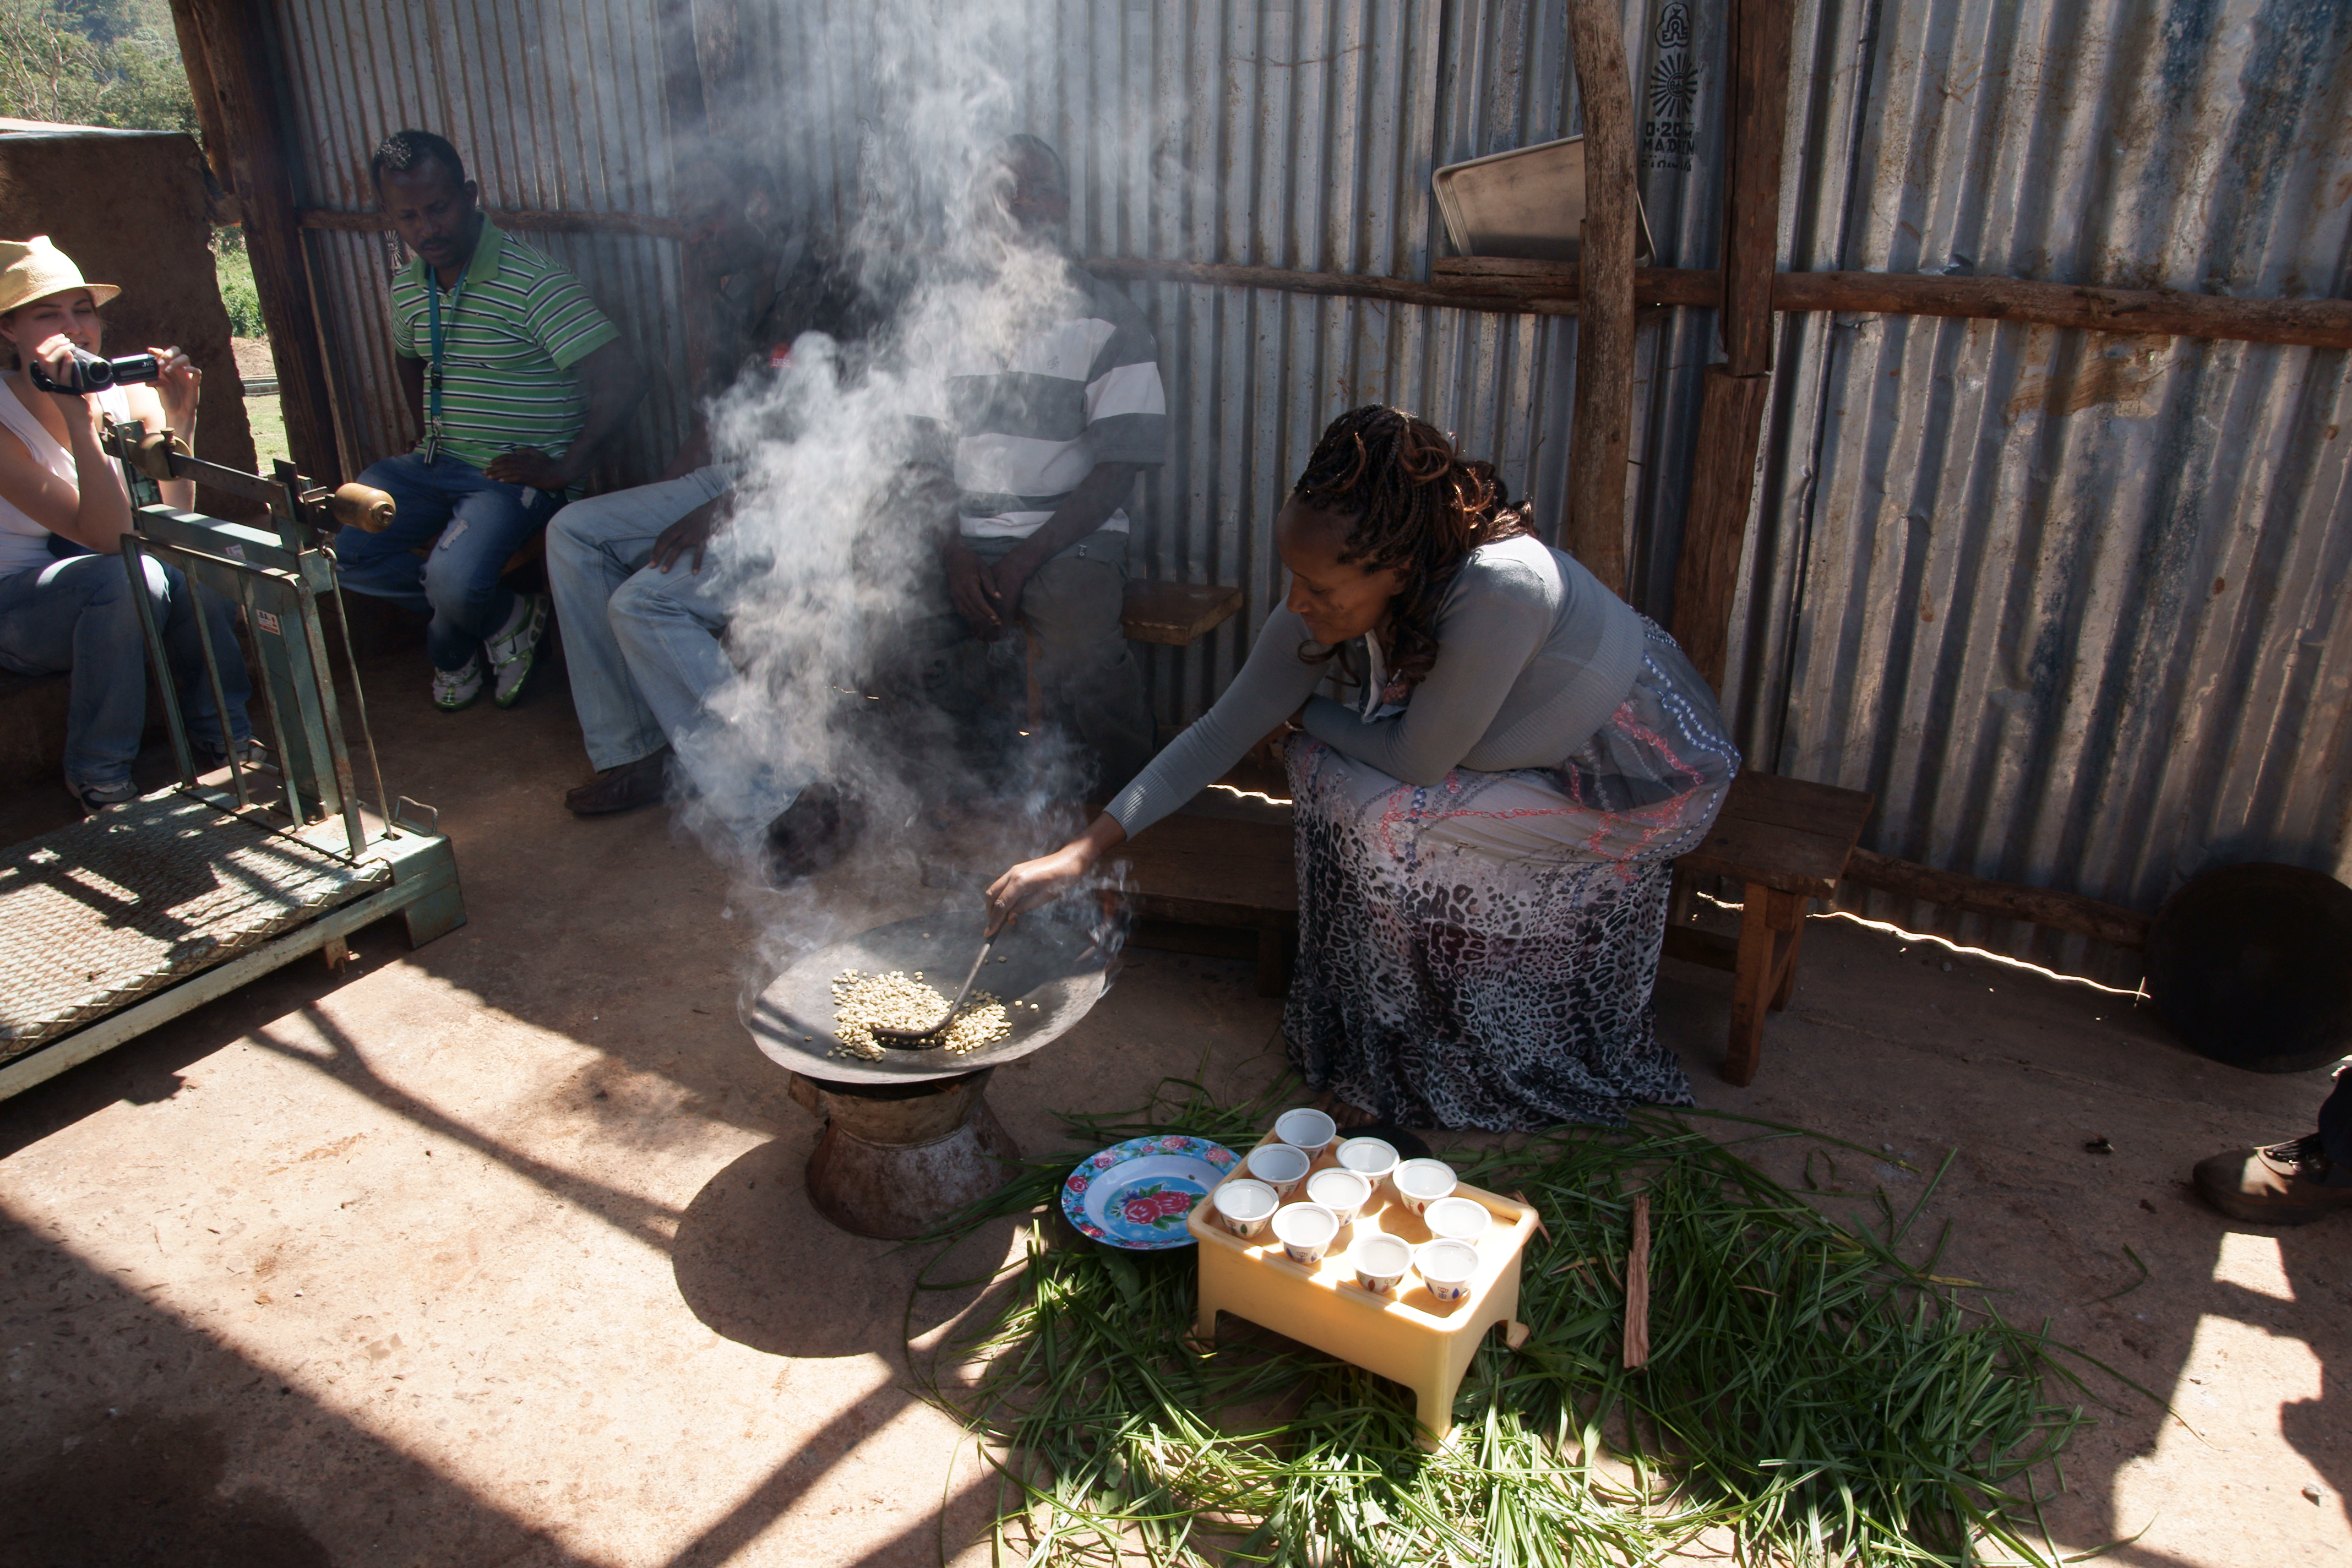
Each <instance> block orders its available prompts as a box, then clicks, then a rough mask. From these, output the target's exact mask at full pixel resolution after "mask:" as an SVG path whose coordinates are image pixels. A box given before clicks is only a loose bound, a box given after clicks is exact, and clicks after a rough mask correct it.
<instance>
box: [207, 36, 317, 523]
mask: <svg viewBox="0 0 2352 1568" xmlns="http://www.w3.org/2000/svg"><path fill="white" fill-rule="evenodd" d="M266 15H267V13H266V11H265V9H264V8H263V7H260V6H254V5H244V4H241V3H240V0H172V17H173V26H174V27H175V28H177V29H178V31H179V33H180V36H181V37H182V39H183V40H185V39H187V38H189V37H194V39H195V40H196V41H197V43H198V45H199V52H200V53H201V54H202V56H203V57H204V68H205V79H206V81H207V82H208V83H209V85H210V88H211V92H212V98H213V109H212V112H211V114H210V115H205V114H202V113H200V114H199V116H198V119H199V121H200V122H202V123H205V124H217V125H219V126H220V127H221V128H222V132H223V136H224V140H225V141H226V151H227V162H228V166H229V170H230V173H231V174H232V175H233V176H234V177H235V180H236V196H237V202H238V209H239V211H240V213H241V214H242V216H243V219H244V224H245V239H246V251H247V254H248V255H249V256H250V257H251V258H252V259H253V281H254V287H255V289H256V291H257V292H258V293H259V295H260V296H261V316H262V321H263V322H264V323H265V324H266V325H267V326H268V329H269V352H270V355H271V357H272V358H273V359H275V360H276V361H277V363H278V380H279V383H280V386H279V390H278V403H279V405H280V406H281V407H282V408H283V409H284V410H285V414H286V439H287V444H288V445H289V446H290V447H292V448H293V456H294V462H295V465H296V466H297V467H299V468H300V469H301V470H302V471H303V472H304V473H305V474H308V475H309V476H310V478H311V479H316V480H319V481H320V482H321V483H324V484H330V485H331V484H335V483H337V482H338V481H339V480H340V479H341V478H342V465H341V461H340V460H339V458H338V457H337V444H336V440H335V416H334V404H333V399H332V395H331V391H330V388H329V384H328V380H327V362H326V358H325V356H324V354H323V353H322V352H321V349H320V344H321V343H322V342H324V341H325V340H324V334H323V333H322V332H321V331H320V326H319V319H318V314H317V312H316V311H315V310H312V308H311V302H310V264H309V261H308V259H307V258H306V257H305V256H304V254H303V249H302V231H301V229H300V227H299V225H298V223H297V222H296V219H295V216H294V188H293V184H292V183H291V181H290V180H289V176H288V173H287V165H286V160H285V157H284V154H283V153H282V152H281V150H280V149H281V146H282V141H281V137H280V128H279V126H278V120H277V112H276V110H277V106H278V104H280V103H282V102H284V101H287V100H286V99H285V97H284V95H283V94H281V93H279V92H278V90H277V89H276V86H275V83H274V82H273V80H272V78H271V74H270V68H269V47H268V39H267V38H266V37H264V36H263V33H262V28H263V26H265V21H264V18H265V16H266ZM192 80H193V79H192Z"/></svg>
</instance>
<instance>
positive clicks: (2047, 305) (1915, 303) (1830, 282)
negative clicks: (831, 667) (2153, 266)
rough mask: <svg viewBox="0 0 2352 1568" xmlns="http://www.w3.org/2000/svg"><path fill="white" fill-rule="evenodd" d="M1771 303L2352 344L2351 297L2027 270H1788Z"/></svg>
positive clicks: (2258, 340)
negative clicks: (2229, 290) (2191, 290)
mask: <svg viewBox="0 0 2352 1568" xmlns="http://www.w3.org/2000/svg"><path fill="white" fill-rule="evenodd" d="M1772 308H1773V309H1774V310H1844V311H1853V312H1855V313H1857V314H1864V315H1882V316H1968V317H1973V318H1976V319H1979V320H1982V321H2036V322H2040V323H2042V324H2043V325H2045V326H2053V327H2080V328H2082V329H2083V330H2084V331H2093V332H2131V333H2151V334H2161V335H2164V336H2168V337H2177V338H2227V339H2235V340H2237V341H2239V342H2251V343H2299V344H2303V345H2305V346H2306V347H2310V348H2326V349H2346V348H2352V300H2227V299H2223V298H2221V296H2219V295H2214V294H2182V293H2178V292H2175V291H2174V290H2172V289H2091V288H2084V287H2080V286H2077V285H2075V284H2073V283H2033V282H2029V281H2027V280H2026V279H2022V278H1938V277H1936V276H1934V275H1932V274H1928V273H1908V272H1783V273H1781V274H1780V276H1779V277H1778V278H1776V279H1773V282H1772Z"/></svg>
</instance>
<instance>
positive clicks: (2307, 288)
mask: <svg viewBox="0 0 2352 1568" xmlns="http://www.w3.org/2000/svg"><path fill="white" fill-rule="evenodd" d="M1820 12H1821V14H1822V16H1824V17H1825V18H1826V20H1822V21H1821V22H1820V23H1819V24H1818V25H1817V26H1816V28H1815V29H1814V31H1813V34H1812V38H1813V45H1814V61H1813V64H1814V68H1815V71H1816V73H1817V74H1816V81H1817V82H1818V83H1820V84H1821V85H1822V89H1823V91H1822V97H1823V99H1825V100H1826V102H1825V104H1824V106H1823V107H1824V109H1825V110H1826V112H1824V113H1822V114H1821V115H1820V119H1821V120H1822V121H1827V122H1829V123H1827V124H1817V125H1816V126H1815V127H1814V132H1815V135H1816V136H1817V137H1818V136H1819V134H1820V133H1821V132H1822V131H1824V130H1833V129H1835V128H1836V127H1838V126H1851V127H1859V128H1860V129H1859V132H1858V134H1856V133H1854V132H1846V133H1847V134H1854V135H1855V140H1854V142H1853V153H1852V154H1851V156H1850V157H1848V158H1845V159H1843V160H1842V161H1843V163H1845V165H1846V166H1847V167H1849V168H1850V169H1851V170H1852V171H1853V173H1852V176H1851V181H1850V184H1849V188H1848V190H1847V191H1846V193H1845V195H1844V211H1843V214H1841V215H1838V220H1837V222H1835V223H1834V224H1832V222H1831V221H1830V219H1831V216H1832V209H1831V207H1830V205H1829V204H1828V203H1827V202H1823V203H1821V204H1819V205H1818V213H1819V216H1811V215H1799V222H1797V223H1793V224H1792V225H1791V241H1792V247H1793V255H1794V265H1795V266H1796V267H1798V268H1807V269H1817V268H1830V267H1844V268H1873V269H1885V270H1893V271H1923V272H1947V273H1964V274H1965V273H1984V274H1993V275H2008V276H2013V277H2022V278H2034V279H2054V280H2060V281H2066V282H2080V283H2089V284H2104V285H2108V286H2113V287H2120V288H2151V287H2166V288H2174V289H2184V290H2189V291H2193V292H2212V293H2224V294H2244V295H2250V296H2282V295H2284V296H2289V297H2293V296H2298V295H2341V294H2343V293H2344V292H2345V289H2346V284H2347V278H2346V277H2345V264H2346V255H2347V250H2346V247H2347V237H2352V235H2347V222H2352V205H2347V203H2346V201H2345V193H2346V192H2347V190H2352V142H2347V140H2346V139H2345V138H2344V136H2343V134H2342V127H2343V125H2344V124H2345V122H2346V114H2347V107H2352V53H2347V45H2352V11H2347V8H2346V7H2343V6H2309V5H2296V4H2294V3H2292V0H2263V3H2260V4H2254V5H2233V6H2227V7H2225V6H2222V5H2214V4H2206V3H2200V0H2142V3H2133V0H2094V3H2093V4H2091V5H2088V6H2087V7H2085V6H2083V5H2054V4H2050V3H2048V0H2025V3H2023V4H2017V3H2014V0H1960V3H1959V4H1958V5H1953V6H1947V7H1937V8H1933V9H1925V8H1920V7H1909V6H1899V5H1884V6H1881V7H1879V8H1878V9H1877V10H1876V11H1875V12H1874V13H1867V14H1864V15H1863V16H1859V17H1857V18H1855V19H1854V20H1853V22H1849V21H1846V20H1844V19H1843V18H1841V17H1839V16H1837V15H1836V14H1835V12H1834V9H1833V7H1832V6H1830V5H1822V6H1821V7H1820ZM1857 23H1858V24H1859V26H1856V24H1857ZM1801 58H1802V57H1801ZM1841 59H1843V60H1847V61H1858V62H1859V63H1860V66H1861V68H1860V69H1853V68H1848V69H1846V70H1844V71H1843V72H1842V73H1840V72H1835V71H1832V70H1831V69H1830V68H1831V67H1832V65H1833V64H1834V63H1835V62H1836V61H1838V60H1841ZM1835 152H1836V149H1835V147H1834V146H1831V145H1824V144H1823V143H1822V142H1821V141H1819V140H1816V141H1815V142H1814V143H1813V146H1812V148H1811V152H1810V153H1809V157H1810V160H1811V162H1812V163H1814V164H1815V166H1816V167H1818V166H1820V164H1821V163H1822V162H1824V161H1825V160H1824V159H1823V157H1822V154H1824V153H1835ZM1785 320H1787V321H1790V324H1791V328H1792V330H1791V331H1788V332H1786V333H1784V335H1783V339H1782V345H1781V352H1782V355H1783V358H1782V368H1783V370H1784V371H1786V372H1790V373H1791V374H1789V375H1788V377H1787V378H1786V379H1787V384H1786V385H1784V387H1783V388H1782V400H1781V407H1780V410H1779V411H1778V412H1779V414H1780V428H1778V429H1777V430H1776V432H1775V437H1776V439H1775V441H1774V443H1773V445H1774V447H1775V450H1774V452H1773V454H1772V463H1773V468H1772V472H1771V474H1770V475H1769V476H1768V483H1767V486H1766V493H1765V505H1764V509H1763V515H1764V522H1765V524H1766V526H1767V527H1768V528H1769V530H1770V531H1772V532H1773V533H1774V534H1775V535H1777V536H1778V538H1779V539H1780V541H1781V546H1782V547H1781V549H1780V551H1779V552H1777V555H1776V556H1775V557H1774V558H1771V559H1768V560H1767V561H1765V562H1763V563H1760V566H1759V570H1758V571H1757V572H1756V573H1755V574H1754V576H1753V577H1752V579H1751V595H1752V596H1751V599H1750V603H1749V606H1748V608H1749V612H1750V613H1749V614H1748V616H1747V617H1746V618H1745V621H1744V625H1745V626H1746V628H1747V629H1748V633H1749V636H1748V641H1747V644H1746V646H1745V647H1744V648H1743V649H1742V650H1741V651H1742V654H1743V658H1742V659H1741V663H1740V665H1739V667H1738V668H1742V669H1743V670H1744V671H1745V678H1744V679H1742V680H1741V681H1740V682H1739V684H1740V687H1741V689H1742V691H1743V695H1744V701H1743V704H1742V708H1741V715H1740V716H1741V721H1742V729H1743V732H1744V736H1745V739H1746V740H1747V742H1748V749H1749V752H1750V755H1751V757H1753V759H1754V760H1755V761H1756V762H1757V763H1760V764H1763V765H1767V766H1771V767H1774V768H1776V769H1777V770H1778V771H1780V772H1784V773H1795V774H1799V775H1801V776H1803V777H1807V778H1815V779H1822V780H1826V781H1829V782H1832V783H1836V784H1850V785H1853V786H1856V787H1860V788H1865V789H1870V790H1872V791H1874V792H1875V793H1876V794H1877V795H1878V797H1879V807H1878V814H1877V816H1876V817H1875V819H1874V822H1873V825H1872V827H1871V830H1870V833H1869V835H1868V837H1866V839H1865V842H1867V843H1871V844H1873V845H1874V847H1878V848H1880V849H1882V850H1884V851H1885V852H1888V853H1892V854H1895V855H1900V856H1903V857H1905V858H1910V859H1916V860H1921V861H1925V862H1927V863H1928V864H1930V865H1935V866H1939V867H1946V868H1955V869H1959V870H1965V871H1971V872H1976V873H1978V874H1980V875H1985V876H1990V877H1997V878H2001V879H2009V880H2014V881H2022V882H2030V883H2037V884H2042V885H2048V886H2054V887H2060V888H2067V889H2074V890H2078V891H2082V892H2085V893H2090V894H2093V895H2095V896H2097V897H2101V898H2106V899H2111V900H2115V901H2116V902H2118V903H2122V904H2126V905H2128V906H2131V907H2133V908H2137V909H2141V910H2154V909H2155V908H2156V907H2157V906H2158V904H2159V903H2160V902H2161V901H2162V900H2163V899H2164V897H2165V896H2166V894H2167V893H2168V892H2169V891H2170V890H2171V889H2173V888H2174V887H2176V886H2178V885H2179V882H2180V881H2181V880H2182V879H2185V878H2186V877H2188V876H2189V875H2192V874H2194V873H2195V872H2196V871H2198V870H2200V869H2201V868H2205V867H2207V866H2210V865H2216V864H2226V863H2230V862H2232V861H2239V860H2247V859H2273V860H2286V861H2293V862H2296V863H2299V864H2303V865H2307V866H2312V867H2315V868H2319V869H2322V870H2326V871H2328V872H2330V873H2332V874H2335V875H2337V876H2344V875H2346V874H2347V871H2352V864H2347V848H2352V846H2347V810H2352V769H2347V765H2346V764H2347V739H2352V737H2347V721H2352V702H2347V698H2352V616H2347V615H2345V614H2344V613H2343V606H2344V604H2345V590H2346V588H2347V566H2352V511H2347V507H2346V504H2345V502H2346V499H2347V498H2346V489H2347V448H2352V434H2347V433H2346V430H2345V427H2346V426H2347V424H2352V420H2347V407H2346V405H2347V387H2346V374H2345V358H2346V356H2345V355H2344V354H2343V353H2340V352H2335V351H2318V350H2310V349H2297V348H2279V347H2270V346H2263V345H2255V344H2248V343H2228V342H2200V341H2195V340H2189V339H2172V338H2164V337H2156V338H2139V337H2134V336H2130V335H2111V334H2101V333H2089V332H2081V331H2055V330H2053V329H2048V328H2041V327H2031V326H2023V325H2009V324H1996V323H1993V322H1989V321H1935V320H1927V319H1906V318H1898V317H1885V318H1882V317H1862V318H1837V319H1831V318H1827V317H1821V316H1814V317H1797V318H1786V319H1785ZM1872 907H1873V908H1874V910H1876V912H1879V913H1881V914H1885V915H1889V916H1892V917H1894V918H1897V919H1920V920H1932V919H1934V918H1936V917H1934V916H1932V915H1929V914H1928V913H1927V911H1924V910H1912V909H1909V908H1907V907H1898V905H1897V902H1896V901H1895V900H1887V899H1885V898H1881V899H1878V900H1874V904H1873V905H1872ZM1948 929H1952V930H1954V931H1959V932H1961V933H1963V934H1968V935H1971V936H1976V937H1979V938H1980V939H1984V940H1989V941H1990V942H1994V943H1995V944H1996V945H2000V946H2002V947H2004V948H2008V949H2011V950H2012V951H2017V952H2032V953H2033V954H2035V955H2037V956H2040V957H2042V958H2043V959H2044V960H2046V961H2053V962H2055V963H2059V964H2061V965H2065V966H2070V967H2076V968H2080V967H2083V966H2084V965H2086V964H2087V965H2088V966H2090V967H2092V968H2095V969H2104V970H2105V971H2106V972H2107V973H2111V974H2114V975H2117V976H2128V975H2130V974H2133V973H2136V969H2135V968H2134V959H2135V957H2136V955H2117V954H2103V953H2097V952H2086V951H2085V946H2084V943H2083V942H2081V941H2080V940H2079V939H2068V940H2061V939H2058V938H2056V937H2054V936H2053V935H2051V934H2049V933H2043V934H2042V936H2041V937H2040V938H2039V939H2034V938H2032V937H2031V936H2030V935H2029V933H2028V932H2027V931H2025V930H2023V929H2021V928H2005V929H1994V928H1992V927H1991V926H1990V924H1989V923H1988V924H1987V925H1985V926H1979V925H1978V924H1977V923H1975V922H1948Z"/></svg>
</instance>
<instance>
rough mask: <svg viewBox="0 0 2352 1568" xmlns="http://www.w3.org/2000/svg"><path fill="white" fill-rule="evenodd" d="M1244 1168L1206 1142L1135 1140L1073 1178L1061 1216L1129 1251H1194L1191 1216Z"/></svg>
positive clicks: (1167, 1137) (1169, 1136) (1170, 1136)
mask: <svg viewBox="0 0 2352 1568" xmlns="http://www.w3.org/2000/svg"><path fill="white" fill-rule="evenodd" d="M1240 1162H1241V1156H1240V1155H1238V1154H1236V1153H1234V1152H1233V1151H1232V1150H1231V1149H1228V1148H1226V1147H1225V1146H1224V1145H1223V1144H1222V1143H1212V1142H1209V1141H1208V1140H1207V1139H1206V1138H1186V1137H1184V1136H1182V1135H1181V1134H1179V1133H1173V1132H1171V1133H1165V1134H1161V1135H1159V1136H1156V1137H1150V1138H1130V1139H1129V1140H1128V1141H1127V1142H1124V1143H1114V1144H1112V1145H1111V1146H1110V1147H1109V1148H1108V1149H1106V1150H1104V1151H1103V1152H1101V1153H1099V1154H1096V1155H1093V1156H1091V1157H1090V1158H1088V1159H1087V1160H1086V1161H1085V1162H1083V1163H1081V1164H1080V1165H1079V1166H1078V1168H1077V1169H1076V1170H1075V1171H1072V1172H1071V1173H1070V1179H1069V1180H1068V1181H1066V1182H1064V1183H1063V1184H1062V1212H1063V1213H1064V1214H1065V1215H1068V1216H1069V1221H1070V1223H1071V1224H1072V1225H1074V1226H1077V1227H1078V1229H1079V1230H1081V1231H1083V1232H1084V1233H1086V1234H1087V1235H1088V1236H1091V1237H1094V1238H1095V1239H1096V1240H1097V1241H1101V1242H1108V1243H1109V1244H1110V1245H1111V1246H1113V1247H1125V1248H1127V1249H1128V1250H1129V1251H1130V1252H1157V1251H1159V1250H1160V1249H1161V1248H1163V1247H1190V1246H1192V1236H1191V1235H1190V1234H1189V1233H1187V1232H1186V1230H1185V1229H1184V1218H1185V1216H1186V1215H1189V1214H1191V1213H1192V1205H1194V1204H1197V1203H1199V1202H1200V1201H1201V1200H1202V1198H1204V1197H1206V1196H1207V1195H1208V1192H1209V1189H1210V1188H1211V1187H1213V1186H1215V1185H1216V1184H1218V1183H1219V1182H1221V1181H1223V1180H1224V1177H1225V1173H1226V1172H1228V1171H1230V1170H1232V1169H1233V1168H1234V1166H1235V1165H1236V1164H1238V1163H1240Z"/></svg>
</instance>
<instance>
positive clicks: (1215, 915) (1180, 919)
mask: <svg viewBox="0 0 2352 1568" xmlns="http://www.w3.org/2000/svg"><path fill="white" fill-rule="evenodd" d="M1288 817H1289V813H1288V811H1287V809H1286V808H1282V809H1270V810H1268V811H1266V812H1265V813H1264V815H1263V816H1262V818H1255V819H1254V818H1251V817H1244V816H1222V815H1221V816H1202V815H1196V814H1195V813H1193V812H1179V813H1177V814H1176V815H1175V816H1165V817H1162V818H1160V820H1159V821H1158V822H1155V823H1153V824H1152V825H1151V830H1150V832H1148V833H1146V834H1144V835H1143V836H1142V837H1139V838H1138V839H1135V840H1134V841H1132V842H1131V843H1128V844H1122V845H1120V846H1119V847H1118V848H1117V849H1115V850H1113V851H1112V852H1111V853H1112V855H1113V857H1114V858H1118V859H1120V860H1122V861H1124V862H1125V863H1126V866H1127V900H1128V907H1129V910H1132V911H1133V913H1134V914H1135V915H1136V916H1137V917H1138V918H1139V921H1141V922H1142V924H1141V925H1140V926H1139V928H1138V929H1136V930H1135V931H1133V932H1132V933H1131V934H1130V935H1129V938H1128V940H1129V942H1130V943H1132V944H1133V945H1134V946H1137V947H1150V948H1157V949H1160V950H1162V951H1166V952H1198V953H1207V954H1210V955H1213V956H1215V957H1219V958H1254V959H1255V960H1256V961H1257V994H1259V995H1261V996H1279V995H1281V994H1283V993H1285V992H1286V991H1288V990H1289V989H1290V965H1291V959H1292V956H1293V955H1294V954H1295V953H1296V952H1297V950H1298V868H1297V860H1296V858H1295V856H1294V853H1293V851H1292V847H1291V845H1292V832H1291V826H1290V823H1289V820H1288Z"/></svg>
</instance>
